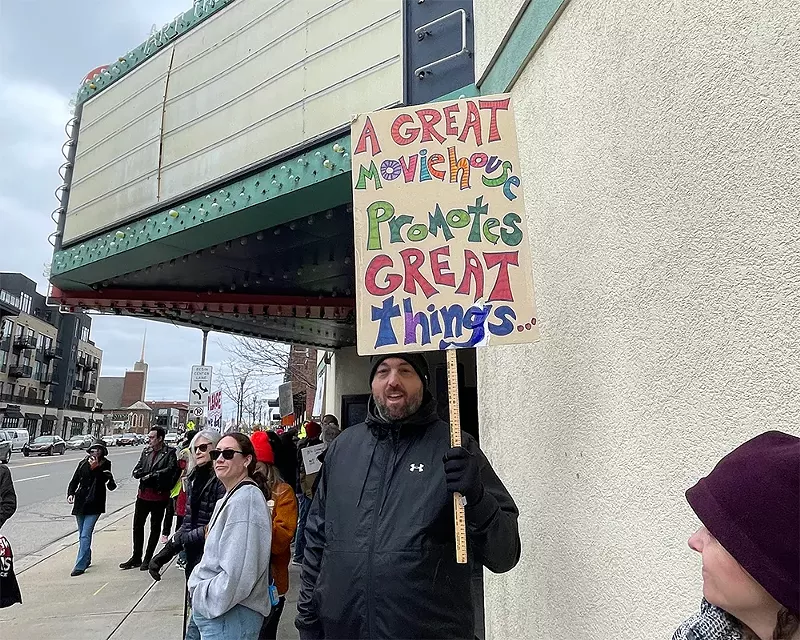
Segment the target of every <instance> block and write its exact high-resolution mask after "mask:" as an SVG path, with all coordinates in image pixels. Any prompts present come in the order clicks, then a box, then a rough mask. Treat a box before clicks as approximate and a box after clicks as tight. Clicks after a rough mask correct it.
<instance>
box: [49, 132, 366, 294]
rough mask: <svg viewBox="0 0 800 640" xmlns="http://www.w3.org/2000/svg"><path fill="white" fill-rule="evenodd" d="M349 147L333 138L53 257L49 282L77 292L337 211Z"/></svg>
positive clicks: (346, 181)
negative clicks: (320, 213)
mask: <svg viewBox="0 0 800 640" xmlns="http://www.w3.org/2000/svg"><path fill="white" fill-rule="evenodd" d="M349 148H350V136H349V135H346V136H341V137H339V138H338V139H336V140H334V141H331V142H327V143H325V144H323V145H320V146H317V147H314V148H311V149H309V150H307V151H305V152H302V153H298V154H296V155H295V156H292V157H290V158H287V159H285V160H284V161H282V162H279V163H275V164H273V165H270V166H268V167H266V168H265V169H262V170H261V171H259V172H258V173H255V174H253V175H250V176H247V177H245V178H241V179H239V180H235V181H233V182H230V183H228V184H226V185H225V186H223V187H217V188H215V189H213V190H210V191H208V192H205V193H203V194H201V195H199V196H198V197H196V198H194V199H192V200H189V201H187V202H184V203H183V204H178V205H176V206H175V207H170V208H165V209H163V210H161V211H159V212H158V213H155V214H153V215H150V216H146V217H144V218H142V219H140V220H136V221H132V222H130V223H126V224H122V225H120V226H117V227H116V228H113V229H111V230H109V231H105V232H103V233H102V234H100V235H99V236H96V237H93V238H91V239H88V240H85V241H83V242H80V243H78V244H76V245H73V246H71V247H67V248H65V249H63V250H61V251H58V252H56V253H55V254H54V255H53V262H52V266H51V281H52V282H53V284H54V285H56V286H59V287H66V288H75V287H78V288H85V286H86V285H87V284H88V283H92V282H97V281H98V280H105V279H109V278H113V277H115V276H117V275H121V274H124V273H130V272H131V271H136V270H138V269H141V268H145V267H147V266H150V265H153V264H157V263H160V262H164V261H166V260H172V259H175V258H178V257H181V256H183V255H186V254H187V253H191V252H194V251H197V250H198V249H200V248H203V247H206V246H213V245H214V244H218V243H220V242H225V241H227V240H233V239H235V238H238V237H241V236H243V235H247V234H250V233H255V232H258V231H261V230H264V229H268V228H271V227H274V226H277V225H279V224H283V223H284V222H288V221H290V220H292V219H296V218H299V217H303V216H305V215H308V213H313V212H314V211H317V210H322V209H328V208H332V207H334V206H338V205H341V204H345V203H346V202H348V201H349V198H350V194H351V184H350V175H351V171H350V156H349V153H348V149H349ZM323 203H324V204H323ZM142 249H147V251H142Z"/></svg>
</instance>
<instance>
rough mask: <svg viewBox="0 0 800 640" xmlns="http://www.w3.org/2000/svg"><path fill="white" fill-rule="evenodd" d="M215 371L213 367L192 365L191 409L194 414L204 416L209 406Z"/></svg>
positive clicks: (190, 384) (190, 385)
mask: <svg viewBox="0 0 800 640" xmlns="http://www.w3.org/2000/svg"><path fill="white" fill-rule="evenodd" d="M213 371H214V369H213V367H206V366H202V365H194V366H193V367H192V377H191V381H190V383H189V409H190V411H191V413H192V414H193V415H194V416H197V417H201V416H203V414H204V413H205V410H206V407H207V406H208V396H209V394H210V393H211V377H212V374H213Z"/></svg>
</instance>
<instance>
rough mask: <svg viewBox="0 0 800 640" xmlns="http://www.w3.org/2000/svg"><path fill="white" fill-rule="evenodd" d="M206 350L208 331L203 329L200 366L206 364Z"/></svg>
mask: <svg viewBox="0 0 800 640" xmlns="http://www.w3.org/2000/svg"><path fill="white" fill-rule="evenodd" d="M207 348H208V329H203V354H202V355H201V356H200V364H201V365H203V366H205V364H206V349H207Z"/></svg>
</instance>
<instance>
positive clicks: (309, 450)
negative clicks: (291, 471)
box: [300, 443, 328, 474]
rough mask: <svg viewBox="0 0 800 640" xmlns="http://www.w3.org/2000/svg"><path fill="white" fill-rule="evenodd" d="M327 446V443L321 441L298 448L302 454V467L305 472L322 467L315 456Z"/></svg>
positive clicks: (314, 471) (312, 471)
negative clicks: (320, 442)
mask: <svg viewBox="0 0 800 640" xmlns="http://www.w3.org/2000/svg"><path fill="white" fill-rule="evenodd" d="M327 447H328V445H326V444H325V443H322V444H314V445H311V446H310V447H304V448H303V449H300V452H301V453H302V454H303V469H304V470H305V472H306V474H311V473H317V472H318V471H319V470H320V469H321V468H322V463H321V462H320V461H319V460H318V459H317V458H318V457H319V454H320V453H322V452H323V451H325V449H327Z"/></svg>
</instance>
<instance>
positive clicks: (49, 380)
mask: <svg viewBox="0 0 800 640" xmlns="http://www.w3.org/2000/svg"><path fill="white" fill-rule="evenodd" d="M39 382H41V383H42V384H56V383H57V382H58V380H57V379H56V372H55V371H51V372H50V373H42V374H41V375H40V376H39Z"/></svg>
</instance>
